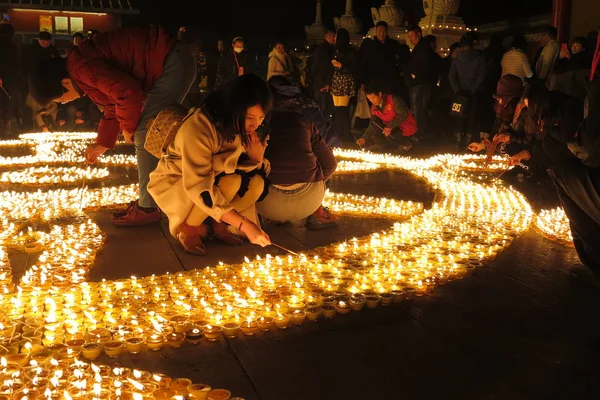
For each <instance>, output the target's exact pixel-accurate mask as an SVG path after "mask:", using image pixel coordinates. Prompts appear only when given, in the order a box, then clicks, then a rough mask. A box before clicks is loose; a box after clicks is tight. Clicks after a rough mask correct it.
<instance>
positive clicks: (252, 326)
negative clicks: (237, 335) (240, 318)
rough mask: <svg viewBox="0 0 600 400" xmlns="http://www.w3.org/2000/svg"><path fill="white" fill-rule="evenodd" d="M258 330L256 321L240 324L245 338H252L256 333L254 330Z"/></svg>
mask: <svg viewBox="0 0 600 400" xmlns="http://www.w3.org/2000/svg"><path fill="white" fill-rule="evenodd" d="M257 328H258V324H257V323H256V321H244V322H242V325H241V329H242V332H244V335H246V336H252V335H254V334H255V333H256V329H257Z"/></svg>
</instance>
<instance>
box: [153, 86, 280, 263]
mask: <svg viewBox="0 0 600 400" xmlns="http://www.w3.org/2000/svg"><path fill="white" fill-rule="evenodd" d="M271 104H272V95H271V92H270V91H269V88H268V86H267V84H266V83H265V82H264V81H263V80H262V79H261V78H259V77H258V76H256V75H250V74H249V75H243V76H240V77H238V78H235V79H233V80H231V81H229V82H227V83H226V84H225V85H223V86H222V87H221V88H220V89H219V90H217V91H215V92H213V93H211V94H210V95H209V96H208V97H207V98H206V99H205V101H204V103H203V105H202V107H201V108H200V109H198V110H196V111H195V112H193V113H192V114H191V115H189V116H188V117H187V119H186V120H185V122H184V123H183V125H182V126H181V128H179V131H178V132H177V134H176V135H175V139H174V141H173V142H172V143H170V144H169V145H168V147H167V151H166V153H167V154H166V156H165V157H163V158H162V159H161V160H160V161H159V163H158V167H157V168H156V170H155V171H154V172H152V173H151V174H150V183H149V184H148V191H149V192H150V194H151V195H152V196H153V197H154V199H155V200H156V203H157V204H158V206H159V207H160V208H161V210H162V211H163V212H164V213H165V214H166V215H167V217H168V218H169V231H170V232H171V234H172V235H173V236H174V237H175V238H177V240H178V241H179V243H181V246H182V247H183V248H184V250H185V251H186V252H188V253H191V254H194V255H204V254H206V248H205V246H204V243H203V240H204V239H205V238H206V237H208V235H209V233H210V230H211V228H212V232H213V234H214V236H215V237H216V238H217V239H219V240H221V241H223V242H225V243H227V244H241V243H242V240H241V238H240V236H246V237H247V238H248V239H249V240H250V242H251V243H254V244H258V245H260V246H263V247H264V246H268V245H270V243H271V242H270V239H269V236H268V235H267V234H266V233H264V232H263V231H262V229H261V228H260V227H259V222H258V218H257V214H256V208H255V203H256V202H257V201H258V200H259V199H260V198H261V197H262V196H263V192H264V189H265V180H264V179H265V176H266V175H267V173H268V171H269V163H268V161H267V160H266V159H265V158H264V154H265V149H266V147H267V145H266V143H262V142H261V140H260V139H259V137H258V135H257V133H256V130H257V128H258V127H259V126H260V125H261V124H262V122H263V120H264V118H265V114H267V113H268V112H269V110H270V108H271ZM265 142H266V138H265Z"/></svg>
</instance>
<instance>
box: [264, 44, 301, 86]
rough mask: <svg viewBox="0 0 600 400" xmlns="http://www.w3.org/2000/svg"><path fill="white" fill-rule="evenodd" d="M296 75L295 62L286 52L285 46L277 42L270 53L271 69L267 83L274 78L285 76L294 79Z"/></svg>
mask: <svg viewBox="0 0 600 400" xmlns="http://www.w3.org/2000/svg"><path fill="white" fill-rule="evenodd" d="M294 73H295V68H294V61H293V60H292V58H291V57H290V56H289V55H288V54H287V53H286V52H285V46H284V45H283V43H281V42H276V43H275V46H274V47H273V50H271V53H269V68H268V69H267V81H268V80H269V79H271V77H272V76H285V77H288V78H292V75H293V74H294Z"/></svg>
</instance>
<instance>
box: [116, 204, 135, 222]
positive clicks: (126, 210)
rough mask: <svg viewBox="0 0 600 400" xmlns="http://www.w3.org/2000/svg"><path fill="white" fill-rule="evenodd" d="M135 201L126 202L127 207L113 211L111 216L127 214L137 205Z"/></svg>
mask: <svg viewBox="0 0 600 400" xmlns="http://www.w3.org/2000/svg"><path fill="white" fill-rule="evenodd" d="M137 203H138V201H137V200H134V201H130V202H129V204H127V208H125V209H124V210H119V211H115V212H114V213H113V218H123V217H124V216H126V215H127V214H129V212H130V211H131V209H132V208H133V207H135V206H137Z"/></svg>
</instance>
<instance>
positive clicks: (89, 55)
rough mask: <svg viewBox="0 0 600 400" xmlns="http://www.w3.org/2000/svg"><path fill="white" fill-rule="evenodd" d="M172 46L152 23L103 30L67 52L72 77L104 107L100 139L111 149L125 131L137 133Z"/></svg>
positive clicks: (167, 38)
mask: <svg viewBox="0 0 600 400" xmlns="http://www.w3.org/2000/svg"><path fill="white" fill-rule="evenodd" d="M172 46H173V40H172V39H171V38H170V37H169V35H168V34H167V32H166V31H165V30H164V29H163V28H160V27H157V26H150V27H149V28H145V29H139V28H124V29H118V30H116V31H112V32H107V33H101V34H99V35H98V36H96V37H95V38H94V39H93V40H86V41H84V42H83V43H82V44H81V45H79V46H78V47H73V48H71V49H70V50H69V54H68V59H67V67H68V69H69V74H70V76H71V79H72V80H73V81H74V82H75V83H76V85H77V86H78V87H79V88H80V89H81V90H82V91H83V92H84V93H85V94H86V95H88V96H89V97H90V99H91V100H92V101H93V102H94V103H96V104H97V105H99V106H102V107H103V108H104V116H103V117H102V119H101V120H100V125H99V126H98V137H97V139H96V143H98V144H100V145H102V146H104V147H108V148H112V147H114V146H115V143H116V141H117V137H118V136H119V133H120V132H121V131H123V130H126V131H128V132H132V133H133V132H135V130H136V128H137V125H138V123H139V120H140V116H141V114H142V109H143V108H144V102H145V99H146V95H147V94H148V91H149V90H150V88H151V87H152V85H153V84H154V81H156V79H158V78H159V77H160V75H161V74H162V72H163V64H164V61H165V58H166V57H167V55H168V54H169V52H170V51H171V48H172Z"/></svg>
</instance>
